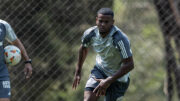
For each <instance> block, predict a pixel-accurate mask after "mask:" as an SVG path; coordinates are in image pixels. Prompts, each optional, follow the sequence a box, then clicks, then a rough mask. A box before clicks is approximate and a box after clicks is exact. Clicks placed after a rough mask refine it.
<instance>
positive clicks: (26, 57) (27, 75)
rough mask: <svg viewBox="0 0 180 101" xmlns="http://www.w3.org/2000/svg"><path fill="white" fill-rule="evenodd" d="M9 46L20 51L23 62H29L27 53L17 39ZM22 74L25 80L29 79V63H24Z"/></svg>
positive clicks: (30, 73) (30, 71)
mask: <svg viewBox="0 0 180 101" xmlns="http://www.w3.org/2000/svg"><path fill="white" fill-rule="evenodd" d="M11 44H13V45H15V46H17V47H18V48H19V49H20V50H21V54H22V56H23V58H24V60H25V61H31V60H30V58H29V56H28V54H27V52H26V49H25V48H24V45H23V44H22V42H21V41H20V40H19V39H18V38H17V39H16V40H14V41H12V42H11ZM24 74H25V76H26V79H28V78H30V76H31V75H32V65H31V63H25V68H24Z"/></svg>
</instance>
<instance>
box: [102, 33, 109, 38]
mask: <svg viewBox="0 0 180 101" xmlns="http://www.w3.org/2000/svg"><path fill="white" fill-rule="evenodd" d="M108 34H109V32H100V35H101V37H102V38H105V37H106V36H107V35H108Z"/></svg>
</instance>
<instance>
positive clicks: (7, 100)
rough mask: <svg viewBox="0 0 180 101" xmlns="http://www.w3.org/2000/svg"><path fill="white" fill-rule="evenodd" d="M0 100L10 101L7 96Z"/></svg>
mask: <svg viewBox="0 0 180 101" xmlns="http://www.w3.org/2000/svg"><path fill="white" fill-rule="evenodd" d="M0 101H10V99H9V98H0Z"/></svg>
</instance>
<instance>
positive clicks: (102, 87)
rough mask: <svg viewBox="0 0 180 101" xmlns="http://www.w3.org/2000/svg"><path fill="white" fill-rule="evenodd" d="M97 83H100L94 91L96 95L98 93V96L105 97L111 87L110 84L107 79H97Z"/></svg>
mask: <svg viewBox="0 0 180 101" xmlns="http://www.w3.org/2000/svg"><path fill="white" fill-rule="evenodd" d="M94 80H96V81H97V82H99V85H98V86H97V87H96V88H95V89H94V90H93V92H94V93H96V96H103V95H105V94H106V90H107V88H108V87H109V86H110V83H109V81H108V80H107V79H96V78H94Z"/></svg>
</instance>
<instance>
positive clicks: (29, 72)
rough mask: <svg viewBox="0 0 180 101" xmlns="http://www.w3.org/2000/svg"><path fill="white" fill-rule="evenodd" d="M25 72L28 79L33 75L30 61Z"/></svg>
mask: <svg viewBox="0 0 180 101" xmlns="http://www.w3.org/2000/svg"><path fill="white" fill-rule="evenodd" d="M24 74H25V78H26V79H29V78H30V77H31V75H32V65H31V64H30V63H26V64H25V68H24Z"/></svg>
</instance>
